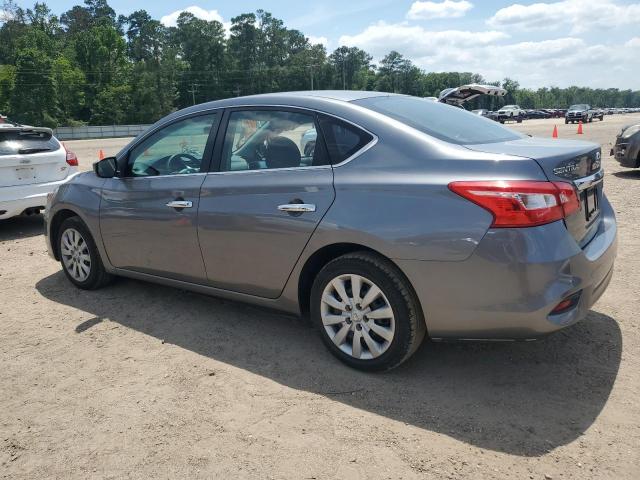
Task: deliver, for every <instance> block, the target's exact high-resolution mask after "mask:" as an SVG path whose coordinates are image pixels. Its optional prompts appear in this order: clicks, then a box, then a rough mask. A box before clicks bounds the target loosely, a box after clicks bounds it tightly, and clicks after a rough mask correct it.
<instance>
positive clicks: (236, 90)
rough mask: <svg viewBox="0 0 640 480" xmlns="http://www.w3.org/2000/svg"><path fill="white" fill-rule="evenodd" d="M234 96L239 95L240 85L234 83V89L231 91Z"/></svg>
mask: <svg viewBox="0 0 640 480" xmlns="http://www.w3.org/2000/svg"><path fill="white" fill-rule="evenodd" d="M233 93H234V94H235V95H236V97H239V96H240V85H238V84H236V89H235V90H234V91H233Z"/></svg>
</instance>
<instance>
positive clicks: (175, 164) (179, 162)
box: [167, 153, 200, 172]
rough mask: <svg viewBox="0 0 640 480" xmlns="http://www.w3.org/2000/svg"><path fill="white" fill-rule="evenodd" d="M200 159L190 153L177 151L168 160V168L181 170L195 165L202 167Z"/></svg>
mask: <svg viewBox="0 0 640 480" xmlns="http://www.w3.org/2000/svg"><path fill="white" fill-rule="evenodd" d="M199 164H200V159H199V158H196V157H194V156H193V155H190V154H188V153H176V154H175V155H171V157H169V160H167V169H168V170H169V171H170V172H181V171H182V170H185V169H193V168H195V167H194V165H197V168H200V165H199Z"/></svg>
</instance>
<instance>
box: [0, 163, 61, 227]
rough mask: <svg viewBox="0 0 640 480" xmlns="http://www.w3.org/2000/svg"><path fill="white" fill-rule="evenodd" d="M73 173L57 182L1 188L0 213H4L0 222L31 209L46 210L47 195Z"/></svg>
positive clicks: (1, 214) (0, 217)
mask: <svg viewBox="0 0 640 480" xmlns="http://www.w3.org/2000/svg"><path fill="white" fill-rule="evenodd" d="M73 173H74V172H71V174H70V175H68V176H67V177H66V178H64V179H62V180H59V181H56V182H47V183H34V184H32V185H16V186H13V187H0V212H3V211H4V213H0V220H4V219H6V218H11V217H15V216H17V215H20V214H21V213H22V212H24V211H25V210H27V209H29V208H38V207H40V208H42V209H44V208H45V207H46V205H47V194H48V193H50V192H53V191H54V190H55V189H56V188H57V187H58V186H60V185H62V184H63V183H65V182H67V181H68V180H69V178H71V176H72V175H73Z"/></svg>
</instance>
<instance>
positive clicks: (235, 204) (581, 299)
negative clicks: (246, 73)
mask: <svg viewBox="0 0 640 480" xmlns="http://www.w3.org/2000/svg"><path fill="white" fill-rule="evenodd" d="M312 129H313V130H314V131H315V132H316V139H317V140H316V147H315V148H314V149H313V154H312V155H311V156H307V155H306V154H305V152H304V151H303V150H304V148H303V149H301V145H304V142H302V137H303V136H304V135H306V134H307V132H309V131H310V130H312ZM320 140H321V141H320ZM603 177H604V174H603V171H602V168H601V166H600V147H599V145H596V144H593V143H587V142H573V141H569V140H557V139H550V138H549V139H546V138H537V139H534V138H530V137H528V136H526V135H523V134H521V133H518V132H515V131H513V130H511V129H508V128H505V127H503V126H501V125H499V124H497V123H495V122H491V121H489V120H487V119H486V118H482V117H481V116H479V115H474V114H472V113H470V112H467V111H465V110H462V109H460V108H454V107H452V106H450V105H445V104H442V103H439V102H433V101H429V100H425V99H421V98H416V97H410V96H405V95H394V94H385V93H382V92H365V91H354V92H351V91H314V92H296V93H278V94H267V95H257V96H251V97H244V98H233V99H228V100H221V101H215V102H210V103H206V104H203V105H197V106H193V107H190V108H188V109H185V110H181V111H178V112H174V113H172V114H170V115H169V116H167V117H166V118H164V119H162V120H160V121H159V122H157V123H156V124H155V125H153V126H152V127H151V128H150V129H149V131H147V132H146V133H144V134H142V135H141V136H140V137H138V138H136V139H135V140H133V141H132V143H131V144H129V145H128V146H126V147H125V148H124V149H123V150H122V151H121V152H120V153H119V154H118V155H117V156H116V157H111V158H106V159H104V160H102V161H100V162H98V163H97V164H96V165H95V168H94V171H93V172H86V173H81V174H79V175H77V176H75V177H73V178H72V179H71V180H70V181H69V182H67V183H64V184H62V185H61V186H59V188H57V189H56V190H55V191H54V192H53V193H52V194H51V195H50V197H49V203H48V207H47V209H46V213H45V219H46V238H47V245H48V248H49V250H50V253H51V254H52V255H53V256H54V258H56V259H58V260H59V261H60V262H61V266H62V269H63V270H64V272H65V275H66V276H67V278H68V279H69V281H70V282H71V283H73V284H74V285H76V286H77V287H79V288H82V289H95V288H98V287H100V286H103V285H105V284H106V283H107V282H108V281H109V280H110V278H111V277H112V276H113V275H122V276H126V277H132V278H137V279H141V280H148V281H153V282H158V283H162V284H165V285H171V286H175V287H178V288H180V289H184V290H193V291H197V292H201V293H205V294H211V295H217V296H222V297H225V298H231V299H236V300H241V301H246V302H251V303H254V304H257V305H262V306H266V307H271V308H276V309H281V310H284V311H286V312H290V313H295V314H302V315H305V316H307V315H308V316H310V318H311V319H312V322H313V324H314V325H315V327H316V328H317V330H318V333H319V335H320V336H321V338H322V340H323V341H324V343H325V344H326V346H327V347H328V349H329V350H330V351H331V352H332V353H333V354H334V355H336V357H338V358H339V359H340V360H342V361H343V362H345V363H347V364H348V365H351V366H353V367H356V368H361V369H364V370H385V369H389V368H392V367H395V366H397V365H399V364H400V363H402V362H403V361H405V360H406V359H407V358H409V357H410V356H411V355H412V354H413V353H414V352H415V351H416V349H417V348H418V347H419V346H420V344H421V342H422V340H423V338H424V337H425V335H427V332H428V335H429V336H430V337H431V338H433V339H436V340H447V339H466V340H471V339H476V340H478V339H535V338H539V337H542V336H545V335H547V334H549V333H551V332H554V331H557V330H560V329H562V328H564V327H567V326H568V325H571V324H574V323H575V322H577V321H579V320H580V319H581V318H583V317H584V316H585V315H586V314H587V312H588V311H589V309H590V307H591V305H593V303H594V302H596V301H597V299H598V298H599V297H600V295H602V293H603V292H604V290H605V289H606V287H607V285H608V283H609V280H610V278H611V275H612V272H613V263H614V258H615V255H616V221H615V217H614V212H613V209H612V208H611V205H610V204H609V202H608V201H607V198H606V196H605V195H604V191H603ZM487 278H490V279H491V281H490V282H489V281H486V279H487Z"/></svg>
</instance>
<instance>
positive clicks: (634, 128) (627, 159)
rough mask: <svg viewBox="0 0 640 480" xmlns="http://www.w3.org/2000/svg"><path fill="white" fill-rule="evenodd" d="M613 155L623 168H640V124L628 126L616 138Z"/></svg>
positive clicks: (612, 150)
mask: <svg viewBox="0 0 640 480" xmlns="http://www.w3.org/2000/svg"><path fill="white" fill-rule="evenodd" d="M611 155H612V156H613V157H615V159H616V160H617V161H618V163H620V165H622V166H623V167H629V168H639V167H640V123H636V124H634V125H627V126H626V127H624V128H623V129H622V131H621V132H620V133H619V134H618V135H617V137H616V143H615V145H614V146H613V148H612V149H611Z"/></svg>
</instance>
